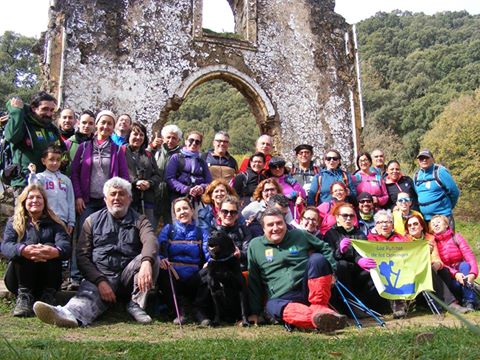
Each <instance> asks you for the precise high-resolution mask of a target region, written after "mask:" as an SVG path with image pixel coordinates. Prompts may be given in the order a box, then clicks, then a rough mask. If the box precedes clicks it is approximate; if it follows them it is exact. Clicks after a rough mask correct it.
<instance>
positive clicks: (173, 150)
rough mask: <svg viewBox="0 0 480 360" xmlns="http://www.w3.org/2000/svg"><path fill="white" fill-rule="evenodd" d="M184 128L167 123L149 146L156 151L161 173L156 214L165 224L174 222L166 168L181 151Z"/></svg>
mask: <svg viewBox="0 0 480 360" xmlns="http://www.w3.org/2000/svg"><path fill="white" fill-rule="evenodd" d="M182 137H183V133H182V130H180V128H179V127H178V126H177V125H166V126H164V127H163V128H162V131H161V136H158V134H157V135H156V136H155V138H154V140H153V141H152V143H151V144H150V146H149V147H148V148H147V150H150V151H151V152H152V153H154V157H155V160H156V162H157V167H158V171H159V173H160V183H159V185H158V187H157V190H156V193H155V216H156V217H157V218H160V217H161V218H162V219H163V224H169V223H171V222H172V215H171V211H170V192H169V189H168V185H167V182H166V180H165V169H166V167H167V163H168V161H169V160H170V158H171V157H172V156H173V155H174V154H177V153H179V152H180V149H181V147H180V139H182Z"/></svg>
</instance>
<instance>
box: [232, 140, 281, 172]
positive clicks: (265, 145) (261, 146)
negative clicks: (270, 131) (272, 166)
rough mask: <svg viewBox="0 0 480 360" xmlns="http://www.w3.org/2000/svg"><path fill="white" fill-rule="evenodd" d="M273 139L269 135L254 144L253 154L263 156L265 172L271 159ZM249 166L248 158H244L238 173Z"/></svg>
mask: <svg viewBox="0 0 480 360" xmlns="http://www.w3.org/2000/svg"><path fill="white" fill-rule="evenodd" d="M272 150H273V139H272V137H271V136H270V135H262V136H260V137H259V138H258V139H257V141H256V142H255V152H256V153H257V152H261V153H262V154H263V155H265V170H268V162H269V161H270V159H271V158H272V155H271V152H272ZM249 164H250V157H246V158H244V159H243V160H242V163H241V164H240V170H239V172H245V171H246V170H247V168H248V165H249Z"/></svg>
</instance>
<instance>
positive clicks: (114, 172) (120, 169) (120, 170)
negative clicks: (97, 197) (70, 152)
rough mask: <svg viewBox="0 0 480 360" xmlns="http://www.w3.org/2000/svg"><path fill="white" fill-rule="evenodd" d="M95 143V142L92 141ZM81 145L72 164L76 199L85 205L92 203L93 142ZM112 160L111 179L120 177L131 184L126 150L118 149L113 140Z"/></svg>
mask: <svg viewBox="0 0 480 360" xmlns="http://www.w3.org/2000/svg"><path fill="white" fill-rule="evenodd" d="M92 141H95V140H92ZM92 141H85V142H84V143H82V144H80V146H79V147H78V150H77V152H76V153H75V158H74V159H73V162H72V184H73V192H74V193H75V199H78V198H82V199H83V201H84V202H85V203H87V202H89V201H90V176H91V173H92V153H93V142H92ZM109 141H110V143H111V146H112V150H111V153H112V159H111V161H110V178H112V177H114V176H119V177H121V178H124V179H125V180H127V181H129V182H130V177H129V176H128V166H127V159H126V158H125V148H124V147H118V145H116V144H114V143H113V142H112V141H111V140H109Z"/></svg>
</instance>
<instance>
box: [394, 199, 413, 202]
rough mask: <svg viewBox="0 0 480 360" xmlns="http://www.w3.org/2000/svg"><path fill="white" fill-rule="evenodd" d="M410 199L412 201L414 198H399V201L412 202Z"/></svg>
mask: <svg viewBox="0 0 480 360" xmlns="http://www.w3.org/2000/svg"><path fill="white" fill-rule="evenodd" d="M410 201H412V199H410V198H401V199H397V202H399V203H404V202H410Z"/></svg>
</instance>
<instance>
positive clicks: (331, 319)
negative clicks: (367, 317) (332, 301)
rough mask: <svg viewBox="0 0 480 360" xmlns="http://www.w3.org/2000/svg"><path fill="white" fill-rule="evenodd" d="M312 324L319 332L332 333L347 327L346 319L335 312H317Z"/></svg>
mask: <svg viewBox="0 0 480 360" xmlns="http://www.w3.org/2000/svg"><path fill="white" fill-rule="evenodd" d="M312 322H313V324H314V325H315V327H316V328H317V330H318V331H320V332H327V333H328V332H332V331H335V330H340V329H343V328H344V327H345V326H346V325H347V317H346V316H345V315H340V314H337V313H336V312H331V313H330V312H328V313H327V312H317V313H316V314H315V315H313V317H312Z"/></svg>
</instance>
